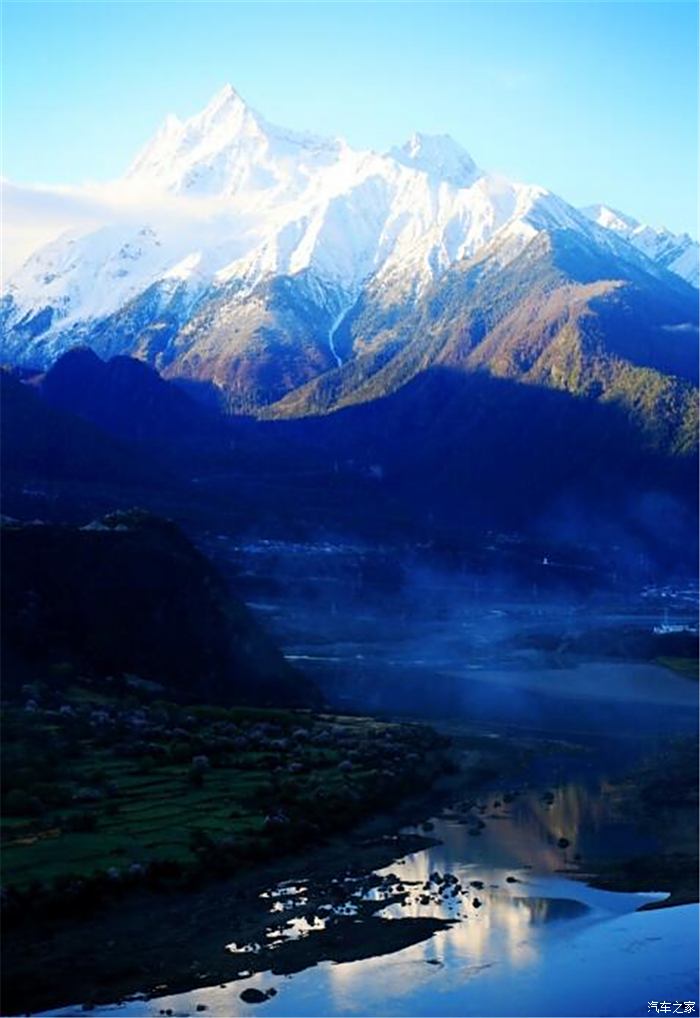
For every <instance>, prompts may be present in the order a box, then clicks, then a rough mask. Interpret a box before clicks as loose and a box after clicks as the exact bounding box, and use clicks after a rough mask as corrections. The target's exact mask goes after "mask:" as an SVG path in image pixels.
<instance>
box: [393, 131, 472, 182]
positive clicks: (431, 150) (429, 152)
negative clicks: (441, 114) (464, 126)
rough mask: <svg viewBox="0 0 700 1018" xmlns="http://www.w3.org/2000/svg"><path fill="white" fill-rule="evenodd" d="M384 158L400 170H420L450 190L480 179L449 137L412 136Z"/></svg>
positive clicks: (440, 135) (465, 154)
mask: <svg viewBox="0 0 700 1018" xmlns="http://www.w3.org/2000/svg"><path fill="white" fill-rule="evenodd" d="M388 154H389V156H390V157H391V158H392V159H395V160H396V162H399V163H401V164H402V165H403V166H408V167H410V168H411V169H414V170H420V171H421V172H423V173H427V174H428V176H430V177H434V178H436V179H438V180H444V181H446V182H447V183H449V184H452V185H454V187H471V185H472V184H474V183H475V182H476V181H477V180H478V179H479V177H481V176H482V171H481V170H480V169H479V168H478V166H477V165H476V163H475V162H474V160H473V159H472V157H471V156H470V155H469V153H468V152H467V151H466V149H463V148H462V146H461V145H459V144H458V143H457V142H456V141H455V140H454V139H453V138H451V137H450V136H449V134H437V135H431V134H421V133H416V134H413V135H411V137H410V138H409V139H408V141H406V142H404V144H403V145H401V146H395V147H394V148H392V149H391V150H390V151H389V153H388Z"/></svg>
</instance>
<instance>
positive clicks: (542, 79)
mask: <svg viewBox="0 0 700 1018" xmlns="http://www.w3.org/2000/svg"><path fill="white" fill-rule="evenodd" d="M3 29H4V33H3V53H2V56H3V78H2V84H3V112H4V127H3V138H2V150H3V162H4V166H3V173H4V175H5V176H7V177H9V178H10V179H11V180H14V181H17V182H24V183H29V182H41V183H48V184H54V183H65V184H68V183H70V184H79V183H82V182H84V181H86V180H105V179H109V178H111V177H115V176H117V175H118V174H120V173H121V172H122V171H123V169H124V168H125V166H126V165H127V164H128V163H129V162H130V160H131V159H132V157H133V156H134V154H135V152H136V151H137V150H138V148H139V147H140V146H141V145H142V144H143V143H144V142H145V141H146V140H147V139H148V138H149V137H150V135H151V134H152V133H153V131H154V130H155V128H156V127H157V125H158V124H159V123H160V121H161V120H162V119H163V117H164V116H165V114H166V113H168V112H170V111H172V112H175V113H177V114H178V115H181V116H183V115H189V114H191V113H194V112H195V111H197V110H198V109H199V108H200V107H202V106H203V105H205V103H206V102H207V100H208V99H209V98H210V96H211V95H212V94H213V93H214V92H215V91H217V90H218V89H219V88H220V87H221V85H223V84H224V83H225V82H227V81H230V82H231V83H232V84H233V85H234V87H235V88H236V89H237V90H238V91H239V92H240V93H241V94H242V95H243V96H244V97H245V98H246V99H247V101H248V102H249V103H250V104H251V105H252V106H253V107H255V108H257V109H259V110H260V111H261V112H262V113H263V114H264V115H265V116H266V117H267V118H268V119H270V120H273V121H275V122H277V123H281V124H284V125H286V126H289V127H295V128H306V129H310V130H313V131H316V132H319V133H323V134H341V135H343V136H345V137H346V138H347V139H348V141H349V142H350V143H351V144H354V145H361V146H369V147H373V148H377V149H380V150H382V149H385V148H388V147H389V146H390V145H392V144H394V143H397V142H400V141H402V140H404V138H405V137H407V136H408V135H409V134H410V133H411V132H412V131H413V130H421V131H425V132H427V133H439V132H447V133H449V134H451V135H452V136H453V137H454V138H456V139H457V140H458V141H459V142H461V143H462V144H463V145H464V146H465V147H466V148H467V149H468V150H469V151H470V152H471V154H472V155H473V157H474V158H475V159H476V161H477V162H478V163H479V164H480V165H482V166H483V167H485V168H487V169H493V170H499V171H502V172H504V173H506V174H507V175H509V176H512V177H515V178H518V179H521V180H527V181H531V182H535V183H540V184H544V185H545V186H547V187H550V188H551V189H552V190H554V191H556V192H558V193H559V194H561V195H562V196H563V197H565V198H567V199H568V200H569V201H572V202H573V203H574V204H585V203H590V202H593V201H605V202H606V203H608V204H611V205H613V206H615V207H618V208H621V209H623V210H625V211H627V212H629V213H631V214H633V215H636V216H637V217H638V218H641V219H644V220H646V221H648V222H651V223H654V224H655V225H661V224H665V225H667V226H669V227H670V228H672V229H674V230H688V231H689V232H691V233H693V234H697V226H696V220H697V198H696V179H697V126H696V119H697V73H698V68H697V33H698V25H697V6H696V4H695V2H693V0H689V2H673V0H668V2H658V3H654V2H628V3H613V2H604V0H601V2H598V3H592V2H583V3H577V2H573V0H571V2H569V0H563V2H558V3H556V2H552V3H529V2H520V3H507V2H503V3H501V2H495V0H492V2H483V3H445V4H442V3H400V2H396V3H393V2H386V3H360V2H353V3H341V2H335V3H295V2H289V3H282V4H278V3H264V2H261V0H257V2H255V3H207V2H198V3H173V2H167V0H160V2H145V0H139V2H136V3H128V2H125V0H120V2H119V3H108V2H105V3H100V2H90V0H86V2H78V3H63V2H44V3H35V2H31V0H19V2H8V0H5V4H4V11H3Z"/></svg>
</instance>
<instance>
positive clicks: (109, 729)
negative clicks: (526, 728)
mask: <svg viewBox="0 0 700 1018" xmlns="http://www.w3.org/2000/svg"><path fill="white" fill-rule="evenodd" d="M3 727H4V740H3V760H4V766H3V777H4V785H3V799H2V805H3V825H2V837H3V859H4V866H3V884H4V886H5V887H6V888H7V887H9V888H12V889H14V890H16V891H18V892H26V891H28V890H30V889H32V890H33V891H35V892H40V891H47V890H48V891H51V892H52V893H53V892H55V893H58V892H60V891H65V890H66V889H67V888H70V887H71V886H73V887H74V888H75V882H76V881H83V882H84V881H99V882H102V883H105V882H106V883H109V882H111V883H112V884H113V885H115V884H121V885H125V884H126V885H128V884H129V883H131V882H134V883H138V882H141V881H142V880H144V879H146V880H147V879H149V878H150V877H153V876H154V875H156V876H159V877H163V876H165V877H166V878H179V877H181V876H182V874H183V873H191V872H194V871H197V872H199V873H200V874H201V873H203V872H206V871H209V870H211V869H214V870H220V869H225V870H231V869H236V868H239V867H241V866H246V865H250V864H251V863H252V862H254V861H256V860H259V859H261V858H269V857H271V856H273V855H276V854H280V853H283V852H285V851H288V850H291V849H294V848H295V847H297V846H299V845H301V844H303V843H305V842H307V841H309V840H311V839H312V838H317V837H318V836H319V835H323V834H324V833H328V832H330V831H332V830H337V829H339V828H342V827H345V826H348V825H349V824H351V823H353V822H354V821H355V820H357V819H360V818H361V817H362V816H363V815H366V814H367V813H368V812H371V811H372V810H373V809H374V808H380V807H381V805H382V804H386V801H387V797H392V796H397V795H399V794H401V792H402V790H406V789H408V788H410V787H415V782H416V781H417V780H418V781H421V782H425V781H429V780H431V778H432V777H434V776H435V774H436V773H437V772H438V771H439V770H440V768H441V767H443V766H444V762H445V761H444V753H443V750H442V748H441V741H440V739H438V737H437V736H435V734H434V733H433V732H432V731H431V730H429V729H427V728H424V727H423V726H418V725H404V724H401V725H399V724H390V723H385V722H381V721H376V720H372V719H367V718H355V717H335V716H329V715H317V714H312V713H310V712H307V711H291V710H290V711H272V710H264V709H253V708H232V709H226V708H208V707H182V706H180V705H175V704H171V703H164V702H161V701H156V702H148V701H146V702H139V701H138V700H137V699H136V698H134V697H133V696H132V695H131V694H130V695H128V696H126V697H125V696H124V695H123V691H120V692H119V693H115V695H113V696H110V695H108V694H105V693H104V692H103V691H101V690H96V691H91V690H85V689H84V688H76V689H72V690H69V691H68V692H67V693H65V694H63V695H62V696H61V697H60V702H59V700H58V699H56V697H53V698H52V697H48V698H46V697H44V698H43V699H42V696H41V695H40V694H36V695H35V696H33V697H30V698H29V699H28V700H27V701H26V702H25V703H24V704H23V705H21V706H20V705H14V706H9V707H7V708H6V709H5V711H4V721H3Z"/></svg>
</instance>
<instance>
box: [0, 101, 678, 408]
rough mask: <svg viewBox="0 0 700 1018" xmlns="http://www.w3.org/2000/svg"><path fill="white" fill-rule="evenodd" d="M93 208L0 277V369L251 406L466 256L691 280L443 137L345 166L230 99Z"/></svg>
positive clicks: (165, 129)
mask: <svg viewBox="0 0 700 1018" xmlns="http://www.w3.org/2000/svg"><path fill="white" fill-rule="evenodd" d="M111 193H112V194H116V195H118V196H121V197H122V198H123V201H124V204H125V205H128V206H129V208H130V209H131V213H130V216H129V217H128V219H126V220H119V219H118V217H116V218H115V221H113V222H107V223H105V224H104V225H102V226H100V227H99V228H98V229H91V230H88V231H83V232H72V233H69V234H66V235H63V236H61V237H60V238H59V239H58V240H56V241H54V242H52V243H51V244H49V245H47V246H45V247H43V248H42V249H40V250H39V251H37V252H36V253H35V254H34V255H33V256H32V257H30V258H29V260H28V261H27V262H26V263H25V264H24V266H23V267H22V268H21V269H20V270H19V271H18V272H17V273H15V275H14V276H13V277H12V278H11V279H10V281H9V284H8V286H7V290H6V292H5V294H4V296H3V302H2V328H3V336H2V345H1V347H0V349H1V350H2V356H3V358H4V359H5V360H9V361H12V362H15V363H22V364H29V365H36V366H46V365H48V364H49V363H51V362H52V361H53V360H55V359H56V357H57V356H59V355H60V354H61V353H63V352H64V351H65V350H66V349H68V348H70V347H71V346H74V345H75V344H76V343H81V342H82V343H88V344H89V345H91V346H92V347H93V348H94V349H95V350H96V351H97V352H98V353H100V354H107V355H114V354H118V353H129V354H135V355H137V356H140V357H143V358H144V359H146V360H148V361H149V362H151V363H153V364H155V365H156V366H157V367H158V368H160V369H164V370H166V372H167V373H169V374H170V375H172V376H186V377H195V378H197V379H198V380H200V381H202V380H204V381H206V382H208V383H212V384H213V385H214V386H216V387H217V388H218V389H219V390H222V391H224V392H226V393H228V394H233V398H232V404H233V405H235V406H237V407H239V408H241V407H242V408H246V407H248V406H254V407H256V406H259V405H260V404H261V403H263V404H264V403H272V402H274V401H276V400H278V399H280V398H281V397H283V396H284V394H285V393H286V392H288V391H292V390H293V389H294V388H296V387H297V386H299V385H302V384H304V383H306V382H308V381H309V380H311V379H312V378H315V377H318V376H319V375H321V374H323V373H324V372H326V371H329V370H333V369H335V368H337V367H338V365H339V364H340V363H341V362H342V361H343V360H344V359H345V358H346V357H350V356H352V354H353V351H352V350H346V349H344V348H342V343H341V342H340V339H341V331H340V330H341V326H342V323H343V320H344V318H345V316H346V315H348V313H349V312H350V311H351V310H352V309H353V308H355V309H356V308H357V307H358V305H359V303H362V302H363V301H364V311H363V314H364V320H366V321H370V322H371V323H373V324H372V326H371V329H370V332H369V333H368V334H367V335H366V336H365V337H364V339H363V342H370V343H371V342H374V340H375V339H377V341H380V340H381V332H382V329H383V328H384V327H385V326H386V324H387V323H388V322H389V323H391V322H392V320H393V319H395V318H396V317H397V316H399V315H401V314H402V313H404V312H405V311H406V309H407V308H408V307H410V306H411V305H412V303H413V302H415V300H416V299H418V298H419V297H421V295H423V294H425V293H426V292H427V291H428V290H429V288H430V287H431V286H433V285H434V284H435V282H436V280H438V279H439V278H440V277H441V275H442V274H444V273H445V272H446V271H447V270H448V269H449V268H450V266H452V265H454V264H455V263H459V262H461V261H463V260H465V259H473V258H475V257H478V256H479V253H480V252H488V257H489V260H490V264H495V265H497V266H501V267H502V266H505V265H507V264H508V263H509V262H511V261H512V260H513V259H514V258H516V257H517V256H518V255H519V254H521V252H523V251H524V249H525V248H526V247H527V246H528V244H530V243H531V242H532V241H533V239H534V238H536V237H537V236H538V235H539V234H541V233H543V232H547V231H551V230H568V231H573V232H574V233H575V234H576V235H577V236H578V237H580V238H583V239H584V240H585V242H586V243H587V244H589V245H590V246H591V248H592V249H595V251H597V252H600V251H604V252H606V254H607V255H608V256H609V257H610V258H611V259H613V261H614V263H615V266H616V272H617V273H618V274H619V275H620V276H621V277H624V278H628V277H629V275H630V273H634V272H635V271H642V272H644V273H646V274H651V275H652V276H654V275H656V276H658V279H659V281H660V284H664V282H665V283H666V284H667V285H668V282H669V279H671V278H672V277H670V276H669V273H668V272H667V271H666V269H667V268H668V269H671V270H672V271H674V272H677V273H678V274H679V275H682V276H683V278H685V279H691V278H693V279H696V278H697V268H695V275H694V276H693V272H692V266H691V264H690V263H691V262H692V258H693V256H694V257H695V260H696V263H697V245H694V246H693V242H692V241H690V240H689V238H681V239H679V238H673V239H674V240H676V241H678V245H677V248H674V250H673V252H672V251H671V247H672V245H671V241H670V237H671V235H668V238H669V240H668V242H667V243H666V242H664V243H662V240H661V238H662V236H663V237H664V238H665V237H666V235H665V234H663V235H662V234H661V233H656V234H654V236H656V237H657V238H659V241H658V243H657V244H653V243H651V240H649V239H648V238H646V237H645V236H643V230H644V228H639V229H641V230H642V233H638V232H637V226H636V225H635V226H632V225H630V224H631V223H632V222H633V221H631V220H624V221H623V220H622V219H620V223H622V225H623V226H625V228H624V229H622V228H620V227H618V226H617V225H613V223H612V221H609V218H606V216H604V215H602V214H600V215H597V214H594V215H591V213H590V210H586V212H585V213H584V212H582V211H580V210H577V209H575V208H574V207H572V206H571V205H569V204H567V203H566V202H565V201H563V200H562V199H561V198H559V197H557V196H556V195H554V194H552V193H551V192H549V191H547V190H545V189H544V188H541V187H537V186H533V185H528V184H521V183H515V182H512V181H509V180H506V179H504V178H502V177H500V176H495V175H492V174H489V173H487V172H484V171H483V170H481V169H479V168H478V167H477V165H476V164H475V162H474V161H473V159H472V158H471V156H470V155H469V154H468V153H467V152H466V151H464V149H462V148H461V147H460V146H459V145H458V144H457V143H456V142H454V141H453V140H452V139H451V138H449V137H446V136H441V137H429V136H425V135H420V134H416V135H414V136H413V137H412V138H411V139H409V141H408V142H406V144H405V145H403V146H400V147H398V148H394V149H392V150H391V151H389V152H388V153H385V154H378V153H375V152H371V151H359V150H355V149H353V148H351V147H350V146H348V145H347V144H346V143H345V142H344V141H342V140H339V139H332V140H328V139H323V138H318V137H315V136H313V135H308V134H302V133H298V132H295V131H290V130H287V129H285V128H280V127H277V126H275V125H272V124H270V123H269V122H268V121H266V120H265V119H264V118H263V117H262V116H261V115H259V114H258V113H256V112H255V111H254V110H253V109H251V108H250V107H249V106H248V105H247V104H246V103H245V102H244V101H243V99H242V98H241V97H240V96H239V95H238V94H237V93H236V92H235V90H234V89H233V88H232V87H231V86H226V87H225V88H224V89H223V90H222V91H221V92H219V93H218V94H217V95H216V96H215V97H214V98H213V100H212V101H211V102H210V103H209V105H208V106H207V107H206V108H205V109H204V110H203V111H202V112H201V113H199V114H197V115H195V116H193V117H191V118H190V119H188V120H185V121H181V120H179V119H178V118H177V117H173V116H170V117H168V118H167V119H166V121H165V123H164V124H163V126H162V127H161V129H160V130H159V131H158V132H157V134H156V135H155V137H154V138H153V139H152V141H151V142H150V143H149V144H147V145H146V147H145V148H144V149H143V151H142V152H141V153H140V154H139V155H138V156H137V158H136V159H135V160H134V162H133V163H132V165H131V166H130V168H129V169H128V170H127V172H126V174H125V175H124V177H123V178H121V180H119V181H117V182H115V183H114V184H113V185H111ZM134 208H138V209H140V210H141V212H140V215H139V216H137V215H135V214H134V212H133V209H134ZM625 224H627V225H625ZM651 233H653V231H651ZM686 239H687V240H688V242H689V243H688V244H685V246H683V245H682V244H681V240H683V241H684V240H686ZM689 245H690V246H689ZM681 247H682V250H681ZM676 251H677V253H676ZM671 255H673V257H672V256H671ZM368 307H371V309H372V313H371V314H369V313H368V311H367V308H368ZM372 329H373V330H374V331H373V332H372ZM251 392H252V393H253V395H252V396H251V395H250V394H251Z"/></svg>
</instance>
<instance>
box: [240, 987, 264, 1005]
mask: <svg viewBox="0 0 700 1018" xmlns="http://www.w3.org/2000/svg"><path fill="white" fill-rule="evenodd" d="M240 997H241V1000H243V1001H245V1003H246V1004H262V1003H263V1001H265V1000H267V993H263V991H262V990H258V989H257V987H255V986H249V987H248V988H247V989H246V990H243V992H242V993H241V994H240Z"/></svg>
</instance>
